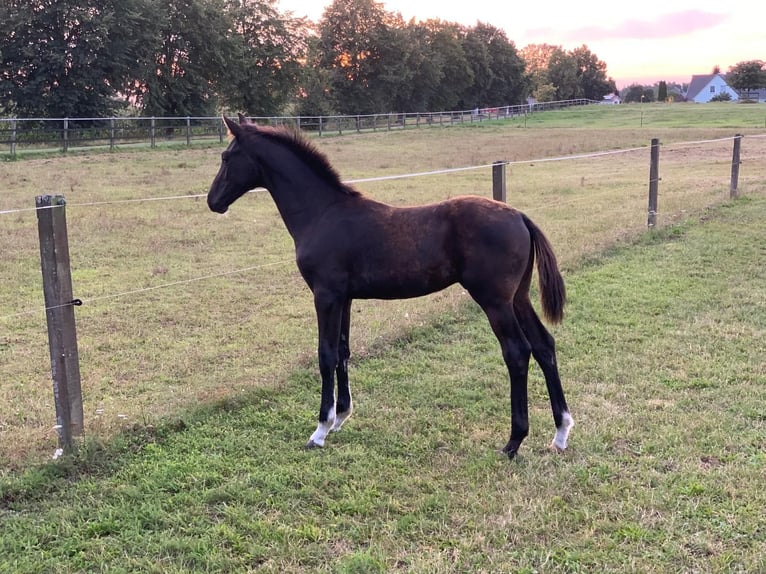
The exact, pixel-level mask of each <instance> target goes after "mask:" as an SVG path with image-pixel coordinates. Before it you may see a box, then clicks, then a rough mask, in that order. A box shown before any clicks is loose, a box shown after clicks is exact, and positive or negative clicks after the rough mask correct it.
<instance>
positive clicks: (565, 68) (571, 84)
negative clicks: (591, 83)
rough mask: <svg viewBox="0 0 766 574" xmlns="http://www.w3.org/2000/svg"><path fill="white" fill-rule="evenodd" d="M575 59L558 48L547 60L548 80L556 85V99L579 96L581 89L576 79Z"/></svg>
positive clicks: (580, 95) (568, 98)
mask: <svg viewBox="0 0 766 574" xmlns="http://www.w3.org/2000/svg"><path fill="white" fill-rule="evenodd" d="M577 72H578V67H577V59H576V58H575V57H574V56H573V55H572V54H570V53H568V52H565V51H564V50H562V49H560V48H558V49H556V50H554V51H553V53H552V54H551V57H550V60H549V62H548V74H547V75H548V82H549V83H550V84H552V85H553V86H555V87H556V97H555V99H556V100H571V99H574V98H581V97H583V95H582V89H581V87H580V84H579V81H578V76H577Z"/></svg>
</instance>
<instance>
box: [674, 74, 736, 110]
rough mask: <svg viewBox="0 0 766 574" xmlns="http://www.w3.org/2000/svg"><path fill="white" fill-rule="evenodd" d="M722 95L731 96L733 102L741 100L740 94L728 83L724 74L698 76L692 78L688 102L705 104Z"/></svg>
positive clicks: (687, 93)
mask: <svg viewBox="0 0 766 574" xmlns="http://www.w3.org/2000/svg"><path fill="white" fill-rule="evenodd" d="M721 94H729V96H730V97H731V101H732V102H736V101H737V100H738V99H739V94H738V93H737V91H736V90H735V89H734V88H732V87H730V86H729V84H727V83H726V78H724V76H723V74H705V75H697V76H692V81H691V82H690V83H689V89H688V90H687V91H686V101H687V102H696V103H698V104H703V103H706V102H709V101H710V100H712V99H713V98H714V97H716V96H720V95H721Z"/></svg>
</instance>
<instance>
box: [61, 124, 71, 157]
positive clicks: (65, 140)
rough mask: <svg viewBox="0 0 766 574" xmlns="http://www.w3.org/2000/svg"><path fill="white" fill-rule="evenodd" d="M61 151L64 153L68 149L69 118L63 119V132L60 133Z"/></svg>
mask: <svg viewBox="0 0 766 574" xmlns="http://www.w3.org/2000/svg"><path fill="white" fill-rule="evenodd" d="M61 135H62V151H63V152H64V153H66V152H67V150H68V149H69V118H64V131H63V132H62V134H61Z"/></svg>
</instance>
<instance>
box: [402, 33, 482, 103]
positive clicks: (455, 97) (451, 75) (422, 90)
mask: <svg viewBox="0 0 766 574" xmlns="http://www.w3.org/2000/svg"><path fill="white" fill-rule="evenodd" d="M410 26H411V27H412V28H413V29H414V34H415V35H416V37H418V38H420V40H419V42H420V46H421V52H422V54H423V60H422V63H421V66H420V68H419V70H418V72H417V73H416V75H415V77H414V78H413V101H412V107H411V108H410V110H411V111H423V112H425V111H445V110H454V109H456V108H458V107H459V104H460V101H461V99H462V97H463V94H464V93H465V92H466V90H468V88H469V87H470V86H471V85H472V84H473V70H472V69H471V66H470V65H469V63H468V58H467V57H466V53H465V50H464V49H463V43H462V40H463V37H464V36H465V28H463V27H462V26H461V25H459V24H455V23H451V22H443V21H441V20H428V21H426V22H424V23H414V22H412V23H410Z"/></svg>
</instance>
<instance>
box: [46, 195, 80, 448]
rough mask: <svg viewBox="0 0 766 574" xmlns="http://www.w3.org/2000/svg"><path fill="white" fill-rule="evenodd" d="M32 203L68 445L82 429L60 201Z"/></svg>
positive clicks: (60, 418) (60, 423) (60, 419)
mask: <svg viewBox="0 0 766 574" xmlns="http://www.w3.org/2000/svg"><path fill="white" fill-rule="evenodd" d="M35 205H36V207H37V227H38V232H39V236H40V263H41V267H42V275H43V293H44V295H45V315H46V318H47V321H48V343H49V346H50V358H51V375H52V377H53V398H54V401H55V403H56V421H57V428H58V432H59V445H60V446H61V447H62V448H64V449H71V448H72V446H73V441H72V439H73V437H75V436H79V435H81V434H82V431H83V411H82V392H81V388H80V360H79V355H78V352H77V331H76V329H75V320H74V305H79V304H80V302H79V301H76V300H74V299H73V298H72V275H71V272H70V269H69V241H68V238H67V227H66V207H65V206H66V200H65V199H64V197H63V196H61V195H55V196H50V195H39V196H37V197H36V198H35Z"/></svg>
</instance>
